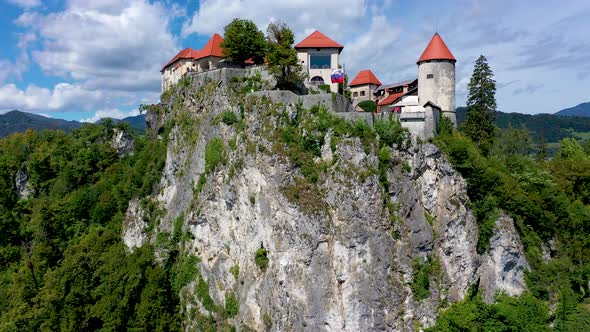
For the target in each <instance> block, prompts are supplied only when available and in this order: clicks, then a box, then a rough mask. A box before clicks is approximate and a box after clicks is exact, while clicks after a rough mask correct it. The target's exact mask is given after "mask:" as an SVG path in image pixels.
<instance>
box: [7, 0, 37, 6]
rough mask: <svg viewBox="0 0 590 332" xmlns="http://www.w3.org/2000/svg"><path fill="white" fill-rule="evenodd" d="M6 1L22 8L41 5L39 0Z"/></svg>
mask: <svg viewBox="0 0 590 332" xmlns="http://www.w3.org/2000/svg"><path fill="white" fill-rule="evenodd" d="M6 2H8V3H11V4H13V5H17V6H19V7H22V8H33V7H37V6H39V5H41V1H40V0H6Z"/></svg>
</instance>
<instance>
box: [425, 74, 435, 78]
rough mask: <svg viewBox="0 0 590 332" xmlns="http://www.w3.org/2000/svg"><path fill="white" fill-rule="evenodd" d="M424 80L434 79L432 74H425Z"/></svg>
mask: <svg viewBox="0 0 590 332" xmlns="http://www.w3.org/2000/svg"><path fill="white" fill-rule="evenodd" d="M426 78H427V79H431V78H434V74H427V75H426Z"/></svg>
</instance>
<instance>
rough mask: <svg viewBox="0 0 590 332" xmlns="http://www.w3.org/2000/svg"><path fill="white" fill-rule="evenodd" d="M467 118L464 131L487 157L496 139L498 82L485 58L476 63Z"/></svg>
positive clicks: (468, 97) (470, 85)
mask: <svg viewBox="0 0 590 332" xmlns="http://www.w3.org/2000/svg"><path fill="white" fill-rule="evenodd" d="M467 107H468V110H467V118H466V119H465V123H464V124H463V131H464V132H465V134H466V135H467V136H468V137H469V138H471V140H473V141H474V142H475V144H476V145H477V147H478V148H479V149H480V150H481V151H482V152H483V153H484V155H487V154H488V153H489V151H490V148H491V146H492V142H493V139H494V131H495V128H496V127H495V126H494V120H495V118H496V81H495V80H494V74H493V73H492V69H491V68H490V66H489V65H488V62H487V59H486V57H485V56H483V55H480V56H479V58H478V59H477V60H476V61H475V67H474V68H473V74H472V76H471V80H470V81H469V94H468V96H467Z"/></svg>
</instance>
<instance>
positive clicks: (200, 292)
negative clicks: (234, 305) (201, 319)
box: [195, 275, 219, 312]
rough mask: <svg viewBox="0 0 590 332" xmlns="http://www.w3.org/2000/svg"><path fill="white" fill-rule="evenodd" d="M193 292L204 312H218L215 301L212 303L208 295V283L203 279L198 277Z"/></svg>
mask: <svg viewBox="0 0 590 332" xmlns="http://www.w3.org/2000/svg"><path fill="white" fill-rule="evenodd" d="M195 292H196V294H197V298H198V299H199V301H200V302H201V304H202V305H203V308H205V310H207V311H209V312H217V311H219V308H218V307H217V305H216V304H215V301H213V298H211V295H209V283H208V282H207V281H205V279H203V277H202V276H200V275H199V277H198V281H197V286H196V287H195Z"/></svg>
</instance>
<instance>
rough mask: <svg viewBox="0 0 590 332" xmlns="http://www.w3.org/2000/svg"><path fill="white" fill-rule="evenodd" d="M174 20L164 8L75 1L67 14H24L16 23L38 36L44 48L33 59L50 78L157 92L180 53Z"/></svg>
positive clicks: (114, 1) (135, 2)
mask: <svg viewBox="0 0 590 332" xmlns="http://www.w3.org/2000/svg"><path fill="white" fill-rule="evenodd" d="M171 19H172V15H169V14H167V9H166V8H164V7H163V6H162V4H160V3H153V4H150V3H148V2H146V1H140V0H131V1H117V0H108V1H100V2H87V1H85V0H72V1H70V2H69V3H68V7H67V8H66V9H65V10H64V11H62V12H58V13H51V14H47V15H42V14H39V13H30V12H25V13H24V14H22V15H21V17H19V19H17V21H16V22H17V23H18V24H20V25H21V26H24V27H25V28H29V29H31V30H33V31H35V32H36V33H38V35H39V37H40V39H41V41H42V44H43V46H42V48H41V49H40V50H37V51H34V52H33V58H34V60H35V61H36V62H37V63H38V64H39V65H40V67H41V69H42V70H43V71H44V72H45V73H48V74H51V75H57V76H61V77H65V78H71V79H74V80H77V81H81V82H83V84H85V85H86V86H88V87H91V88H96V89H100V90H119V91H121V90H123V91H134V92H146V91H152V92H154V91H158V90H159V89H160V73H159V71H160V69H161V66H162V64H164V63H166V61H167V60H169V58H170V57H171V54H173V53H174V52H175V51H176V50H177V49H178V46H177V43H176V39H175V38H174V37H173V36H172V35H171V34H170V33H169V31H168V25H169V22H170V20H171Z"/></svg>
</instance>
